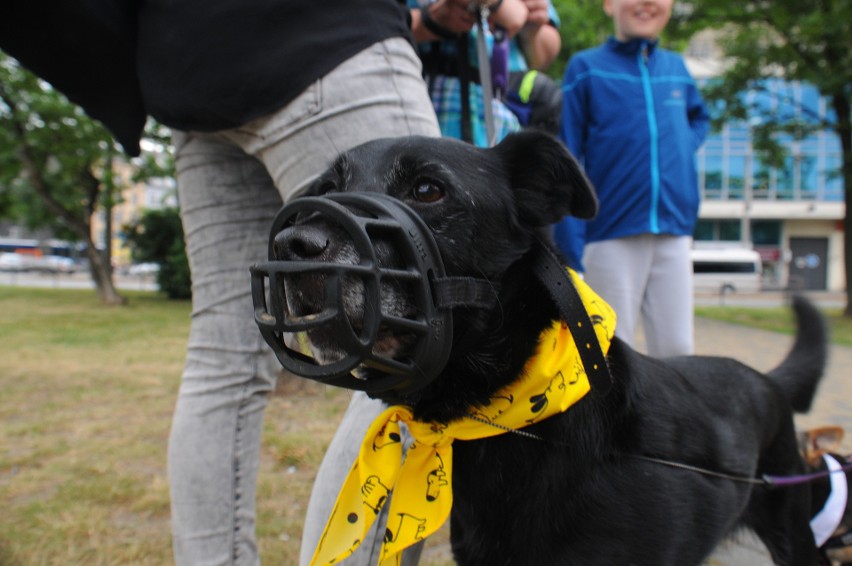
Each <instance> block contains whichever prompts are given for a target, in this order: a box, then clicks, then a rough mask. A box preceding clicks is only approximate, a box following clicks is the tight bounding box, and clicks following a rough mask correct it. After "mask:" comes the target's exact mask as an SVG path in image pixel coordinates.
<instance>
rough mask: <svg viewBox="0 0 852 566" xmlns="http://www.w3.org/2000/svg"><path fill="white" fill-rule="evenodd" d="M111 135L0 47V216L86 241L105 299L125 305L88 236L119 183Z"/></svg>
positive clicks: (94, 276) (100, 293) (107, 265)
mask: <svg viewBox="0 0 852 566" xmlns="http://www.w3.org/2000/svg"><path fill="white" fill-rule="evenodd" d="M116 154H117V152H116V151H115V146H114V142H113V140H112V137H111V136H110V134H109V133H108V132H107V131H106V129H105V128H103V126H101V125H100V123H98V122H96V121H94V120H92V119H90V118H88V117H87V116H86V115H85V114H84V113H83V111H82V110H81V109H80V108H79V107H78V106H76V105H74V104H72V103H71V102H69V101H68V100H67V99H66V98H65V97H64V96H63V95H61V94H60V93H58V92H57V91H56V90H54V89H53V88H51V86H50V85H49V84H47V83H46V82H44V81H42V80H40V79H38V78H37V77H36V76H35V75H33V74H32V73H30V72H28V71H27V70H25V69H23V68H22V67H21V66H20V65H19V64H18V63H17V61H16V60H14V59H13V58H11V57H8V56H6V55H5V54H4V53H2V52H0V215H2V216H6V217H10V218H15V219H17V220H24V221H25V222H26V223H27V224H28V225H29V226H31V227H39V226H48V227H50V228H52V229H53V230H54V231H55V232H56V233H57V235H59V236H63V237H66V238H68V239H72V240H75V241H78V242H82V243H84V244H85V248H86V256H87V258H88V260H89V265H90V271H91V275H92V279H93V281H94V283H95V287H96V289H97V292H98V296H99V297H100V299H101V300H102V301H103V302H104V303H106V304H123V303H124V302H125V298H124V297H123V296H122V295H120V294H119V292H118V291H117V289H116V288H115V285H114V283H113V279H112V268H111V265H110V262H109V258H108V255H106V256H105V254H102V253H100V252H99V250H98V249H97V247H96V246H95V242H94V241H93V239H92V230H91V228H92V226H91V219H92V216H93V215H94V214H95V213H96V212H97V211H98V210H99V209H101V210H105V212H106V213H109V210H110V208H111V205H112V203H113V202H114V199H115V194H117V191H118V190H120V186H117V185H116V183H117V181H118V177H117V176H116V177H113V175H112V162H113V157H114V155H116ZM107 248H109V246H107Z"/></svg>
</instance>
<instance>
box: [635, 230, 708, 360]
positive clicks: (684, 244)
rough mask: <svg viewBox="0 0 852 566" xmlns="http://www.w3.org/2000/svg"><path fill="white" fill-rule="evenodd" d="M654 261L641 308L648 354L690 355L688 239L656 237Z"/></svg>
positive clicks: (691, 317)
mask: <svg viewBox="0 0 852 566" xmlns="http://www.w3.org/2000/svg"><path fill="white" fill-rule="evenodd" d="M654 239H655V244H654V260H653V265H652V266H651V274H650V277H649V278H648V285H647V289H646V292H645V300H644V302H643V304H642V320H643V328H644V329H645V342H646V344H647V346H648V354H650V355H652V356H656V357H665V356H680V355H689V354H693V353H694V351H695V339H694V337H693V336H694V330H693V320H694V318H693V308H692V307H693V296H692V260H691V259H690V256H689V250H690V248H691V247H692V238H690V237H689V236H655V237H654Z"/></svg>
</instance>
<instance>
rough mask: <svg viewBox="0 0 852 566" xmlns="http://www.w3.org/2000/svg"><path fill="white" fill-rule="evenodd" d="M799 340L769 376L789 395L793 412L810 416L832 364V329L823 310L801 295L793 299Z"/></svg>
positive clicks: (797, 339)
mask: <svg viewBox="0 0 852 566" xmlns="http://www.w3.org/2000/svg"><path fill="white" fill-rule="evenodd" d="M793 311H794V312H795V314H796V322H797V324H796V326H797V329H798V330H797V332H796V340H795V342H794V343H793V347H792V348H791V349H790V352H789V353H788V354H787V357H786V358H785V359H784V361H783V362H781V364H780V365H779V366H778V367H776V368H775V369H773V370H772V371H770V372H769V376H770V377H771V378H773V379H774V380H775V381H776V383H778V384H779V385H780V386H781V388H782V389H783V390H784V391H785V392H786V394H787V398H788V399H789V400H790V404H791V405H792V407H793V410H795V411H797V412H800V413H806V412H808V411H809V410H810V408H811V403H812V402H813V400H814V396H815V394H816V389H817V385H819V381H820V379H821V378H822V376H823V374H824V373H825V366H826V363H827V361H828V327H827V325H826V322H825V318H824V317H823V316H822V314H821V313H820V312H819V310H818V309H817V308H816V306H814V304H813V303H811V302H810V301H809V300H807V299H806V298H805V297H803V296H801V295H794V296H793Z"/></svg>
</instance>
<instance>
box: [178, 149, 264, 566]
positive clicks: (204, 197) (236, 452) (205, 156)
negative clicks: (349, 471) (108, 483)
mask: <svg viewBox="0 0 852 566" xmlns="http://www.w3.org/2000/svg"><path fill="white" fill-rule="evenodd" d="M174 141H175V146H176V165H177V181H178V194H179V199H180V206H181V218H182V221H183V227H184V233H185V238H186V247H187V256H188V258H189V263H190V268H191V273H192V303H193V307H192V321H191V327H190V336H189V343H188V347H187V359H186V363H185V366H184V372H183V380H182V382H181V387H180V393H179V396H178V401H177V406H176V409H175V414H174V420H173V423H172V431H171V437H170V440H169V483H170V489H171V498H172V530H173V537H174V541H173V543H174V552H175V561H176V563H177V564H189V565H195V564H259V559H258V550H257V544H256V542H255V535H254V530H255V498H254V493H255V484H256V479H257V469H258V462H259V447H260V432H261V418H262V415H263V409H264V407H265V406H266V399H267V395H266V394H267V393H268V392H269V391H270V390H272V389H273V387H274V376H275V375H276V368H275V367H274V366H273V363H277V362H275V360H274V358H273V357H272V356H271V355H267V354H268V352H269V351H268V348H266V347H265V344H264V343H263V340H262V338H261V336H260V333H259V331H258V329H257V326H256V324H255V322H254V319H253V316H252V313H253V308H252V301H251V296H250V276H249V271H248V267H249V266H250V265H251V264H252V263H254V262H256V261H259V260H263V259H265V252H266V249H267V240H268V235H269V226H270V224H271V222H272V218H273V215H274V214H275V212H276V211H277V210H278V208H279V207H280V206H281V197H280V196H279V194H278V192H277V191H276V190H275V188H274V186H273V185H272V180H271V179H270V178H269V175H268V174H267V172H266V170H265V169H264V167H263V166H262V164H261V163H260V162H258V161H257V160H256V159H254V158H252V157H249V156H247V155H245V154H244V153H243V152H242V151H241V150H240V149H239V148H236V147H234V146H232V145H230V144H228V143H224V142H223V141H221V140H217V139H216V136H214V135H208V134H191V133H190V134H184V133H181V132H175V134H174Z"/></svg>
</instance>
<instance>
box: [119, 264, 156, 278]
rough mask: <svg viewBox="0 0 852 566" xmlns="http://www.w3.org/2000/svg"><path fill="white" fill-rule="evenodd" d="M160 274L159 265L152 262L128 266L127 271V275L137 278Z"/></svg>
mask: <svg viewBox="0 0 852 566" xmlns="http://www.w3.org/2000/svg"><path fill="white" fill-rule="evenodd" d="M159 272H160V264H159V263H154V262H145V263H134V264H133V265H131V266H130V269H128V270H127V274H128V275H137V276H140V277H141V276H145V275H156V274H157V273H159Z"/></svg>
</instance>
